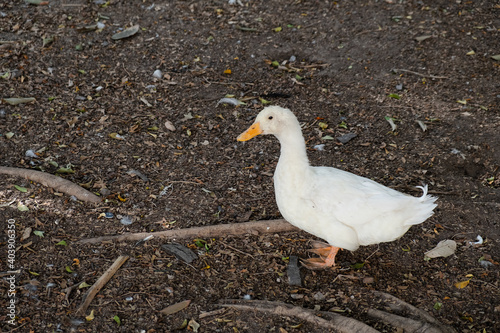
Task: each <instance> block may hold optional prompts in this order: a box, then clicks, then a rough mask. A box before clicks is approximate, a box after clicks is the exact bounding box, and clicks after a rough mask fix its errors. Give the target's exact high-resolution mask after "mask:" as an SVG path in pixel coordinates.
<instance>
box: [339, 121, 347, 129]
mask: <svg viewBox="0 0 500 333" xmlns="http://www.w3.org/2000/svg"><path fill="white" fill-rule="evenodd" d="M337 126H338V127H340V128H345V129H347V123H346V122H345V121H342V122H341V123H340V124H338V125H337Z"/></svg>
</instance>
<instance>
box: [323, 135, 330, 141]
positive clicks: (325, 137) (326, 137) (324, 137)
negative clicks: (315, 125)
mask: <svg viewBox="0 0 500 333" xmlns="http://www.w3.org/2000/svg"><path fill="white" fill-rule="evenodd" d="M321 140H333V137H332V136H330V135H325V136H323V137H322V138H321Z"/></svg>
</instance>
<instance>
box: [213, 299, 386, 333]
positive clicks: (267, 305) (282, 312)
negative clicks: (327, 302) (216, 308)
mask: <svg viewBox="0 0 500 333" xmlns="http://www.w3.org/2000/svg"><path fill="white" fill-rule="evenodd" d="M222 302H223V303H224V304H221V306H222V307H226V308H233V309H239V310H246V311H248V310H253V311H260V312H267V313H271V314H275V315H278V316H288V317H295V318H299V319H301V320H305V321H307V322H309V323H311V324H314V325H318V326H320V327H322V328H326V329H333V330H336V332H337V331H338V332H342V333H352V332H366V333H377V332H379V331H377V330H376V329H374V328H373V327H370V326H368V325H366V324H364V323H362V322H360V321H357V320H356V319H353V318H349V317H344V316H342V315H339V314H337V313H332V312H325V311H322V312H320V313H321V314H322V315H325V316H329V317H331V318H332V319H331V320H327V319H323V318H321V317H318V316H317V315H316V313H315V312H314V311H312V310H309V309H304V308H301V307H298V306H293V305H290V304H286V303H281V302H269V301H259V300H251V301H244V300H223V301H222Z"/></svg>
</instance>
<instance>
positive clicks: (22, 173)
mask: <svg viewBox="0 0 500 333" xmlns="http://www.w3.org/2000/svg"><path fill="white" fill-rule="evenodd" d="M0 174H5V175H11V176H17V177H22V178H24V179H29V180H32V181H34V182H37V183H40V184H42V185H44V186H47V187H50V188H53V189H54V190H56V191H59V192H63V193H66V194H68V195H74V196H75V197H77V198H78V199H80V200H82V201H87V202H92V203H100V202H101V198H99V197H98V196H97V195H95V194H94V193H92V192H89V191H87V190H86V189H84V188H83V187H81V186H79V185H77V184H75V183H73V182H70V181H69V180H66V179H64V178H61V177H58V176H54V175H52V174H50V173H46V172H41V171H37V170H31V169H22V168H11V167H4V166H0Z"/></svg>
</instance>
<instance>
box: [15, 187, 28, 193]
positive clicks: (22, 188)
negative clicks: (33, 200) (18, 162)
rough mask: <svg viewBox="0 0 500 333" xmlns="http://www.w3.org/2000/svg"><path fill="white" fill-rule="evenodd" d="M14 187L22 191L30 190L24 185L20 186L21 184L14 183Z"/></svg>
mask: <svg viewBox="0 0 500 333" xmlns="http://www.w3.org/2000/svg"><path fill="white" fill-rule="evenodd" d="M14 187H15V188H16V189H17V190H18V191H20V192H23V193H26V192H28V190H27V189H26V187H22V186H19V185H14Z"/></svg>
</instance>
